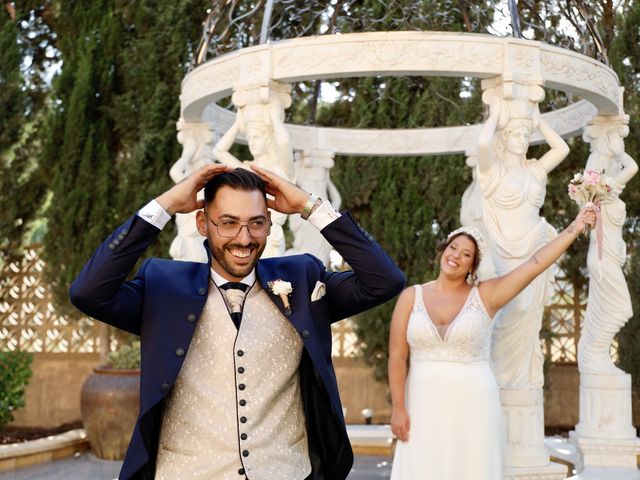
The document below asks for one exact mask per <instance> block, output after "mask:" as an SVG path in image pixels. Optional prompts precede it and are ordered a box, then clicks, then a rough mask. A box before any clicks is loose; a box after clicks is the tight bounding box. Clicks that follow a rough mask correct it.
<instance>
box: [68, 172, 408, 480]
mask: <svg viewBox="0 0 640 480" xmlns="http://www.w3.org/2000/svg"><path fill="white" fill-rule="evenodd" d="M252 168H253V169H254V170H255V172H256V173H253V172H250V171H247V170H243V169H236V170H231V169H229V168H228V167H225V166H221V165H208V166H205V167H203V168H201V169H200V170H198V171H196V172H194V173H193V174H192V175H191V176H190V177H188V178H187V179H185V180H184V181H182V182H180V183H178V184H177V185H175V186H174V187H173V188H171V189H170V190H168V191H167V192H165V193H164V194H162V195H160V196H159V197H158V198H157V199H156V200H153V201H151V202H150V203H149V204H148V205H147V206H145V207H144V208H143V209H142V210H140V211H139V212H138V213H137V214H136V215H134V216H133V217H131V218H130V219H129V220H127V221H126V222H125V223H124V224H123V225H121V226H120V227H119V228H117V229H116V230H115V231H114V232H113V233H112V234H111V235H110V236H109V238H107V239H106V240H105V242H104V243H103V244H102V245H101V246H100V247H98V249H97V250H96V251H95V253H94V254H93V257H92V258H91V259H90V260H89V261H88V262H87V263H86V264H85V266H84V267H83V268H82V270H81V272H80V274H79V275H78V277H77V278H76V280H75V281H74V282H73V284H72V286H71V290H70V296H71V301H72V302H73V304H74V305H75V306H76V307H78V308H79V309H80V310H82V311H83V312H85V313H86V314H88V315H91V316H92V317H95V318H97V319H99V320H101V321H104V322H106V323H109V324H111V325H114V326H116V327H118V328H121V329H123V330H126V331H129V332H132V333H135V334H137V335H140V337H141V341H142V367H141V387H140V390H141V391H140V414H139V417H138V421H137V422H136V425H135V429H134V432H133V436H132V438H131V442H130V444H129V448H128V451H127V455H126V458H125V461H124V465H123V466H122V471H121V473H120V478H121V479H130V478H132V479H153V478H156V479H159V480H160V479H177V478H181V479H190V480H191V479H194V480H195V479H203V480H204V479H207V480H218V479H220V480H227V479H239V480H245V479H250V480H273V479H275V478H278V479H282V480H305V479H309V480H342V479H345V478H346V477H347V475H348V474H349V471H350V469H351V466H352V464H353V453H352V450H351V446H350V444H349V440H348V437H347V433H346V428H345V424H344V418H343V415H342V406H341V403H340V398H339V395H338V387H337V383H336V377H335V372H334V369H333V365H332V363H331V323H333V322H336V321H338V320H340V319H343V318H346V317H349V316H352V315H355V314H357V313H360V312H362V311H364V310H367V309H369V308H372V307H374V306H376V305H378V304H380V303H382V302H384V301H387V300H389V299H391V298H393V297H394V296H395V295H397V294H398V293H399V292H400V290H401V289H402V288H403V286H404V276H403V275H402V273H401V272H400V271H399V270H398V268H397V267H396V266H395V265H394V264H393V262H392V261H391V259H390V258H389V257H388V256H387V255H386V253H385V252H384V251H383V250H382V249H381V248H380V246H379V245H378V244H377V243H375V241H374V240H373V239H372V238H371V237H370V236H369V234H368V233H366V232H365V231H364V230H363V229H362V228H361V227H360V226H359V225H358V224H357V223H356V222H355V221H354V220H353V219H352V217H351V216H350V215H349V214H348V213H346V214H340V213H338V212H336V211H335V210H334V209H333V208H332V207H331V204H330V203H329V202H327V201H324V202H323V201H322V200H320V199H318V198H317V197H315V196H314V195H309V194H308V193H306V192H304V191H303V190H301V189H300V188H298V187H297V186H295V185H293V184H291V183H289V182H287V181H285V180H283V179H282V178H280V177H278V176H277V175H275V174H273V173H271V172H269V171H267V170H264V169H261V168H258V167H255V166H254V167H252ZM203 187H204V188H205V199H204V201H203V200H197V198H196V194H197V192H198V191H200V190H201V189H202V188H203ZM267 193H268V194H270V195H271V196H272V197H273V198H272V199H271V198H270V199H267V196H266V194H267ZM203 207H204V210H200V211H198V212H197V217H196V221H197V226H198V230H199V232H200V233H201V234H202V235H203V236H206V238H207V240H206V241H205V247H206V249H207V253H208V257H209V262H208V263H207V264H204V263H194V262H178V261H172V260H165V259H158V258H151V259H147V260H145V261H143V262H142V264H141V266H140V269H139V270H138V272H137V274H136V275H135V278H133V280H129V281H127V280H126V277H127V275H128V274H129V272H130V271H131V270H132V269H133V267H134V265H135V264H136V262H137V261H138V260H139V259H140V257H141V256H142V255H143V254H144V251H145V250H146V248H147V247H148V246H149V245H151V244H152V243H153V242H154V241H155V239H156V237H157V236H158V234H159V233H160V231H161V229H162V227H163V226H164V225H165V223H166V222H167V221H168V220H169V219H170V216H171V215H173V214H174V213H188V212H191V211H194V210H196V209H199V208H203ZM267 207H269V208H272V209H274V210H276V211H278V212H282V213H285V214H293V213H300V214H301V216H302V217H303V218H305V219H306V220H308V221H309V223H311V224H312V225H314V226H315V227H316V228H318V229H319V230H321V232H322V234H323V235H324V237H325V238H326V239H327V240H328V241H329V242H330V243H331V244H332V245H333V246H334V248H335V249H336V250H337V251H338V252H339V253H340V254H341V255H342V256H343V258H344V259H345V260H346V261H347V262H348V263H349V265H351V267H352V268H353V271H351V272H340V273H334V272H327V271H326V270H325V268H324V266H323V264H322V263H321V262H320V261H319V260H317V259H316V258H315V257H313V256H311V255H297V256H290V257H280V258H269V259H264V260H259V259H260V255H261V254H262V251H263V250H264V248H265V245H266V239H267V236H268V235H269V231H270V230H269V229H270V225H271V222H270V218H269V212H268V210H267Z"/></svg>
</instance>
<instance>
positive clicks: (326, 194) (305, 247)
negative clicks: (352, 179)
mask: <svg viewBox="0 0 640 480" xmlns="http://www.w3.org/2000/svg"><path fill="white" fill-rule="evenodd" d="M333 157H334V153H333V152H331V151H328V150H318V149H313V150H301V151H298V152H296V154H295V172H296V177H295V180H296V184H297V185H298V186H299V187H300V188H302V189H304V190H305V191H307V192H309V193H314V194H316V195H318V196H319V197H320V198H322V199H323V200H329V201H330V202H331V204H332V205H333V208H335V209H336V210H338V209H339V208H340V205H341V204H342V197H341V196H340V192H338V189H337V188H336V186H335V185H334V184H333V182H332V181H331V169H332V168H333V166H334V164H335V163H334V161H333ZM289 227H290V229H291V232H292V233H293V235H294V240H293V248H291V249H289V250H287V254H297V253H311V254H313V255H315V256H316V257H318V258H319V259H320V260H322V261H323V262H324V264H325V265H327V266H328V265H329V254H330V252H331V250H332V249H333V247H332V246H331V245H330V244H329V242H327V241H326V240H325V239H324V237H323V236H322V235H321V234H320V232H319V231H318V230H317V229H316V228H315V227H313V226H312V225H311V224H309V223H308V222H306V221H304V220H302V219H301V218H300V215H291V216H289Z"/></svg>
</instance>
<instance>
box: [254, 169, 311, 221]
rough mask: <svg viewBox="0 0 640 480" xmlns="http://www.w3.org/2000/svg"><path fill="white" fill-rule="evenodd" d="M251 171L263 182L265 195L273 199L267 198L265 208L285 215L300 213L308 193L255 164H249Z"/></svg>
mask: <svg viewBox="0 0 640 480" xmlns="http://www.w3.org/2000/svg"><path fill="white" fill-rule="evenodd" d="M251 169H252V170H253V171H254V172H256V173H257V174H258V175H259V176H260V178H262V180H264V183H265V184H266V187H267V193H268V194H269V195H271V196H272V197H273V198H267V207H269V208H272V209H273V210H275V211H276V212H280V213H285V214H290V213H300V212H302V210H303V208H304V206H305V203H307V200H308V199H309V193H307V192H305V191H304V190H302V189H301V188H300V187H298V186H297V185H295V184H293V183H291V182H289V181H288V180H285V179H284V178H282V177H280V176H278V175H276V174H275V173H273V172H271V171H269V170H267V169H265V168H261V167H259V166H257V165H256V164H251Z"/></svg>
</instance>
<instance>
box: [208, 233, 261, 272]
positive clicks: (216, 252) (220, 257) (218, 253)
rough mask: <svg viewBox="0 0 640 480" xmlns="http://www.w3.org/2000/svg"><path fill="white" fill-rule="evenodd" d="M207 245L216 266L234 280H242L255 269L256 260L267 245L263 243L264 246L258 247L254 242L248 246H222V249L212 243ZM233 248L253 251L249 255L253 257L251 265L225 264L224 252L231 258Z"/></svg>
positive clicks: (231, 244)
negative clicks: (216, 263) (209, 246)
mask: <svg viewBox="0 0 640 480" xmlns="http://www.w3.org/2000/svg"><path fill="white" fill-rule="evenodd" d="M209 244H210V245H212V248H211V253H212V255H213V258H214V259H215V260H216V261H217V262H218V264H219V265H220V266H221V267H222V269H223V270H224V271H225V272H227V273H228V274H229V275H231V276H233V277H235V278H244V277H246V276H247V275H249V274H250V273H251V271H252V270H253V269H254V268H255V266H256V263H258V260H259V259H260V257H261V256H262V252H264V249H265V247H266V246H267V244H266V243H265V244H264V245H262V247H260V245H258V243H256V242H251V243H250V244H249V245H239V244H236V243H228V244H225V245H223V246H222V247H215V246H213V242H212V241H209ZM234 248H238V249H247V248H250V249H253V250H254V252H252V253H251V255H253V256H254V257H253V260H252V261H251V263H249V264H247V265H233V264H231V263H229V262H227V259H226V256H225V251H228V252H229V255H231V256H233V255H232V254H231V252H230V250H233V249H234Z"/></svg>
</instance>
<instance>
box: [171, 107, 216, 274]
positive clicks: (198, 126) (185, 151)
mask: <svg viewBox="0 0 640 480" xmlns="http://www.w3.org/2000/svg"><path fill="white" fill-rule="evenodd" d="M177 128H178V142H180V144H182V155H181V156H180V158H179V159H178V160H177V161H176V163H174V164H173V166H172V167H171V170H169V175H170V176H171V179H172V180H173V181H174V182H175V183H178V182H180V181H182V180H183V179H184V178H186V177H188V176H189V175H191V173H192V172H194V171H195V170H198V169H199V168H200V167H203V166H204V165H207V164H211V163H214V158H213V145H214V144H215V141H216V134H215V133H214V131H213V128H212V126H211V125H210V124H208V123H206V122H189V123H187V122H185V121H184V120H183V119H180V120H179V121H178V123H177ZM198 198H199V199H201V198H204V190H202V191H200V192H198ZM176 226H177V229H178V233H177V235H176V238H174V239H173V242H171V247H170V248H169V254H170V255H171V257H172V258H173V259H174V260H183V261H189V262H206V261H207V252H206V250H205V249H204V246H203V245H202V242H203V241H204V237H203V236H202V235H200V234H199V233H198V229H197V227H196V212H191V213H184V214H183V213H177V214H176Z"/></svg>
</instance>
